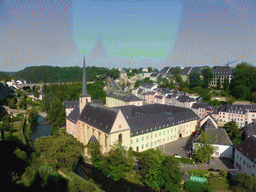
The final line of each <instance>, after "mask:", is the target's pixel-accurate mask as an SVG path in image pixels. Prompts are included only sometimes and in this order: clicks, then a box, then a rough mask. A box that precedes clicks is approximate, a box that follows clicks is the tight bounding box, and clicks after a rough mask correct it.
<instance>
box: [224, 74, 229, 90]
mask: <svg viewBox="0 0 256 192" xmlns="http://www.w3.org/2000/svg"><path fill="white" fill-rule="evenodd" d="M223 88H224V90H225V91H227V90H228V89H229V80H228V78H227V77H225V79H224V83H223Z"/></svg>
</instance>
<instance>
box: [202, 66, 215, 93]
mask: <svg viewBox="0 0 256 192" xmlns="http://www.w3.org/2000/svg"><path fill="white" fill-rule="evenodd" d="M202 75H203V81H202V87H203V88H204V89H206V88H208V86H209V83H210V82H211V81H212V80H213V73H212V70H211V68H206V69H202Z"/></svg>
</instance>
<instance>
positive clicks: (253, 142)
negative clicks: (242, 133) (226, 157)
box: [234, 135, 256, 177]
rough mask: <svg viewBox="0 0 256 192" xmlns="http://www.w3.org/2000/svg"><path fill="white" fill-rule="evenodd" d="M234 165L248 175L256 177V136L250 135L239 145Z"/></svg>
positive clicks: (236, 149)
mask: <svg viewBox="0 0 256 192" xmlns="http://www.w3.org/2000/svg"><path fill="white" fill-rule="evenodd" d="M234 166H235V167H236V168H237V169H239V170H240V171H241V172H243V173H246V174H247V175H252V176H253V177H256V136H255V135H253V136H250V137H248V138H247V139H246V140H244V141H243V142H242V143H240V144H239V145H237V147H236V148H235V154H234Z"/></svg>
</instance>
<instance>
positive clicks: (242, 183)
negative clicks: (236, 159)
mask: <svg viewBox="0 0 256 192" xmlns="http://www.w3.org/2000/svg"><path fill="white" fill-rule="evenodd" d="M231 189H232V190H233V191H234V192H246V191H247V192H254V191H256V179H255V178H254V177H253V176H249V175H246V174H245V173H244V174H241V173H238V174H237V178H235V179H233V180H231Z"/></svg>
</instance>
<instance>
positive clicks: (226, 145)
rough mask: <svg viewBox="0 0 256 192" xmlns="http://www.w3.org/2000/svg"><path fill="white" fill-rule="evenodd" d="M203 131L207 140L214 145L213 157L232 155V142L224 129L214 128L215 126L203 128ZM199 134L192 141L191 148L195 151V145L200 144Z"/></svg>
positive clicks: (228, 156)
mask: <svg viewBox="0 0 256 192" xmlns="http://www.w3.org/2000/svg"><path fill="white" fill-rule="evenodd" d="M207 122H208V121H207ZM205 133H206V135H207V137H209V142H210V143H211V145H212V146H213V147H214V152H213V154H212V156H213V157H227V158H231V157H232V155H233V143H232V142H231V141H230V139H229V137H228V135H227V132H226V130H225V129H222V128H221V129H216V128H208V127H206V128H205ZM200 137H201V135H199V136H198V137H197V138H196V139H195V140H194V141H193V150H194V151H196V150H197V147H199V146H200V145H202V143H200Z"/></svg>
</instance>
